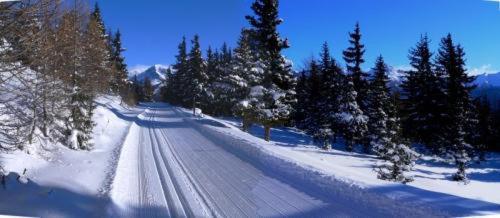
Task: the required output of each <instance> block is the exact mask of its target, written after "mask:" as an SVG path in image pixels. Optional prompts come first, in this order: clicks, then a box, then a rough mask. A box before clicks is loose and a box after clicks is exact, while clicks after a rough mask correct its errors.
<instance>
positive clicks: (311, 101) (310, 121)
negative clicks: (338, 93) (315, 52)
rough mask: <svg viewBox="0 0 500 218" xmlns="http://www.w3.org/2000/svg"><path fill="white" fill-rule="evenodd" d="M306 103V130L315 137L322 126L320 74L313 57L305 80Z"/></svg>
mask: <svg viewBox="0 0 500 218" xmlns="http://www.w3.org/2000/svg"><path fill="white" fill-rule="evenodd" d="M307 83H308V85H307V87H308V88H309V89H308V90H307V93H308V104H307V106H306V112H307V116H306V120H305V121H306V123H305V126H306V131H307V132H308V133H309V134H311V135H313V136H315V137H316V138H317V134H318V133H319V130H320V128H321V127H322V122H321V120H322V117H321V114H320V103H321V102H320V101H321V100H322V98H321V74H320V68H319V66H318V64H317V63H316V61H315V60H314V59H313V60H311V63H310V64H309V77H308V80H307Z"/></svg>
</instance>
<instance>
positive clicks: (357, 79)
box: [343, 23, 368, 110]
mask: <svg viewBox="0 0 500 218" xmlns="http://www.w3.org/2000/svg"><path fill="white" fill-rule="evenodd" d="M349 37H350V39H349V43H350V47H348V48H347V49H346V50H345V51H344V52H343V55H344V61H345V62H346V64H347V73H349V74H350V75H351V77H352V82H353V85H354V90H355V91H356V92H357V93H358V95H357V97H356V101H357V103H358V105H359V106H360V109H361V110H366V108H367V96H368V79H367V78H368V74H367V73H365V72H363V70H362V69H361V65H362V64H363V63H364V62H365V60H364V59H363V56H364V54H365V46H364V45H363V44H362V43H361V37H362V35H361V30H360V27H359V23H356V26H355V28H354V32H352V33H349Z"/></svg>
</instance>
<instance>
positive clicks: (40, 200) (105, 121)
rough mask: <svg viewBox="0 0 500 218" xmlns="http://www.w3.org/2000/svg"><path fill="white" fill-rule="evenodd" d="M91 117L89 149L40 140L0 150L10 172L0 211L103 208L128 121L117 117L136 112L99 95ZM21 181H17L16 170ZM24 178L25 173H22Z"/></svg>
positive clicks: (46, 213)
mask: <svg viewBox="0 0 500 218" xmlns="http://www.w3.org/2000/svg"><path fill="white" fill-rule="evenodd" d="M97 102H98V107H97V109H96V111H95V115H94V118H93V120H94V121H95V122H96V127H95V129H94V133H93V138H94V144H95V147H94V149H93V150H92V151H74V150H70V149H68V148H66V147H64V146H61V145H54V144H51V143H46V142H40V143H37V144H35V145H31V146H30V147H29V149H28V150H29V151H30V154H27V153H26V152H21V151H16V152H12V153H8V154H0V160H1V161H2V165H3V166H4V168H5V170H6V171H7V172H10V175H9V178H8V179H7V181H6V185H5V187H0V214H3V215H24V216H40V217H74V216H79V217H96V216H98V215H99V214H102V212H103V211H104V210H105V207H106V204H107V202H108V200H106V199H107V197H106V196H107V192H108V191H109V188H110V185H111V183H110V181H112V178H113V177H114V175H113V174H114V165H116V163H117V159H116V157H117V156H118V155H119V153H120V149H121V144H122V143H121V142H122V141H123V139H124V137H125V135H126V133H127V132H128V131H127V130H128V127H129V126H130V122H128V121H127V120H125V119H123V117H118V116H117V115H116V114H115V113H113V111H112V110H115V111H120V114H122V116H126V114H128V113H131V114H136V113H138V112H136V111H135V110H138V109H134V110H128V109H125V108H123V107H121V106H120V105H119V100H118V99H116V98H112V97H102V98H99V99H98V100H97ZM25 169H26V174H25V176H23V177H21V181H23V182H24V184H23V183H19V182H17V175H22V174H23V173H24V171H25ZM26 178H27V179H26Z"/></svg>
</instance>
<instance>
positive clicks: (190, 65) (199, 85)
mask: <svg viewBox="0 0 500 218" xmlns="http://www.w3.org/2000/svg"><path fill="white" fill-rule="evenodd" d="M207 80H208V76H207V74H206V71H205V61H204V60H203V57H202V53H201V47H200V41H199V36H198V35H195V36H194V38H193V40H192V47H191V51H190V52H189V59H188V61H187V75H186V77H184V78H183V84H186V90H185V92H186V93H187V94H186V95H185V98H184V102H191V106H192V108H193V115H195V114H196V107H197V101H199V100H200V98H201V97H202V95H203V94H205V93H206V92H205V90H206V83H207Z"/></svg>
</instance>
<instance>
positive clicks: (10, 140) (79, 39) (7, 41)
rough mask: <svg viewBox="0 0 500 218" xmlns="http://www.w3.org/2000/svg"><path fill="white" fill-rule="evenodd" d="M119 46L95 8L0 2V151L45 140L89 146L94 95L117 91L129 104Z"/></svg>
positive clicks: (39, 0) (52, 1)
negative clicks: (41, 139)
mask: <svg viewBox="0 0 500 218" xmlns="http://www.w3.org/2000/svg"><path fill="white" fill-rule="evenodd" d="M123 51H124V49H123V47H122V45H121V35H120V33H119V32H118V31H117V32H116V33H111V31H109V33H107V31H106V27H105V25H104V23H103V20H102V17H101V11H100V9H99V7H98V5H96V6H95V8H94V9H93V10H89V7H88V5H86V4H84V3H83V2H79V1H75V2H72V3H68V2H62V1H59V0H31V1H20V2H4V3H2V4H0V148H1V149H2V150H12V149H25V146H26V145H29V144H32V143H35V142H36V140H38V139H40V138H44V139H48V140H50V141H52V142H55V143H57V142H60V143H61V144H63V145H66V146H68V147H70V148H72V149H85V150H87V149H91V148H92V139H91V133H92V129H93V126H94V123H93V121H92V115H93V111H94V109H95V107H96V103H95V102H94V100H95V98H96V97H98V96H99V95H103V94H114V95H121V96H123V97H124V98H123V99H124V100H125V101H126V102H127V103H129V104H132V105H133V104H135V100H134V99H135V97H134V96H133V95H134V94H135V92H131V88H132V87H131V85H130V84H129V83H128V82H127V77H128V76H127V66H126V64H125V61H124V57H123V55H122V52H123Z"/></svg>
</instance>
